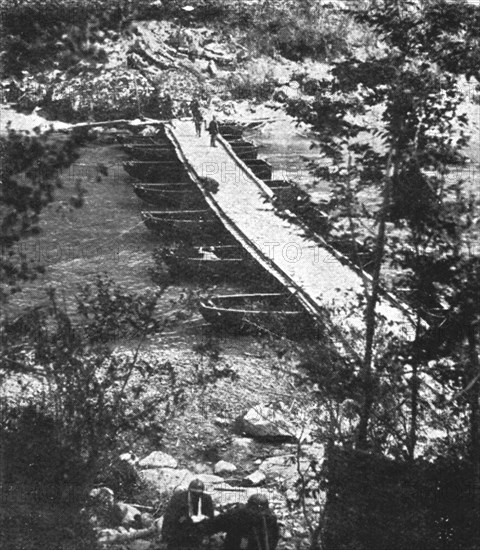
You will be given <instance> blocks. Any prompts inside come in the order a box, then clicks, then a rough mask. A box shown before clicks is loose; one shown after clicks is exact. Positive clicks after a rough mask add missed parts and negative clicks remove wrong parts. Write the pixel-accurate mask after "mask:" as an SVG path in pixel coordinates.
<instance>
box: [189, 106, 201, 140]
mask: <svg viewBox="0 0 480 550" xmlns="http://www.w3.org/2000/svg"><path fill="white" fill-rule="evenodd" d="M190 111H191V112H192V116H193V121H194V123H195V130H196V132H197V137H200V136H201V135H202V122H203V115H202V111H201V110H200V104H199V102H198V99H197V98H194V99H192V101H191V103H190Z"/></svg>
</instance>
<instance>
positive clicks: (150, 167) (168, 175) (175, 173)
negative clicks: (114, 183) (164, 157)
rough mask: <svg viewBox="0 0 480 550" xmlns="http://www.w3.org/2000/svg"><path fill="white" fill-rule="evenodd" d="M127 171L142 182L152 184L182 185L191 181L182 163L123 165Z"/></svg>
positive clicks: (127, 163) (126, 163)
mask: <svg viewBox="0 0 480 550" xmlns="http://www.w3.org/2000/svg"><path fill="white" fill-rule="evenodd" d="M123 167H124V169H125V171H126V172H127V173H128V174H129V175H130V176H132V178H136V179H138V180H140V181H145V182H151V183H182V182H188V181H189V180H190V178H189V176H188V174H187V171H186V170H185V168H184V167H183V166H182V164H181V163H180V161H177V162H135V161H129V162H125V163H124V164H123Z"/></svg>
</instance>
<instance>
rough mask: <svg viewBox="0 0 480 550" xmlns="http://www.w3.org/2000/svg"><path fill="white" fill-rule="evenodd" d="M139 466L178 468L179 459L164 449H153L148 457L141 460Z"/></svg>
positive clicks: (144, 467)
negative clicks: (163, 450)
mask: <svg viewBox="0 0 480 550" xmlns="http://www.w3.org/2000/svg"><path fill="white" fill-rule="evenodd" d="M138 466H139V467H140V468H143V469H147V468H176V467H177V466H178V460H177V459H176V458H173V456H170V455H169V454H167V453H164V452H162V451H153V453H150V454H149V455H148V456H147V457H145V458H142V460H140V461H139V463H138Z"/></svg>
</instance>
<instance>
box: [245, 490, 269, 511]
mask: <svg viewBox="0 0 480 550" xmlns="http://www.w3.org/2000/svg"><path fill="white" fill-rule="evenodd" d="M247 506H248V507H249V508H259V509H261V510H266V509H267V508H268V498H267V497H266V496H265V495H262V494H260V493H257V494H256V495H252V496H251V497H250V498H249V499H248V501H247Z"/></svg>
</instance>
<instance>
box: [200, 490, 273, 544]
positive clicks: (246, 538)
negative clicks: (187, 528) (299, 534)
mask: <svg viewBox="0 0 480 550" xmlns="http://www.w3.org/2000/svg"><path fill="white" fill-rule="evenodd" d="M203 529H204V531H205V532H206V533H207V534H208V535H212V534H213V533H218V532H219V531H225V532H226V537H225V543H224V546H223V550H275V548H276V547H277V544H278V539H279V538H280V531H279V528H278V523H277V517H276V516H275V514H274V513H273V512H272V511H271V510H270V508H269V506H268V499H267V497H266V496H265V495H261V494H256V495H252V496H251V497H250V498H249V499H248V502H247V504H239V505H238V506H236V507H235V508H234V509H233V510H230V511H228V512H225V513H224V514H220V515H219V516H217V517H215V518H213V519H210V520H207V521H206V522H205V524H204V525H203Z"/></svg>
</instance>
